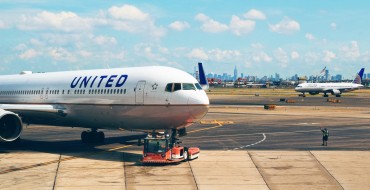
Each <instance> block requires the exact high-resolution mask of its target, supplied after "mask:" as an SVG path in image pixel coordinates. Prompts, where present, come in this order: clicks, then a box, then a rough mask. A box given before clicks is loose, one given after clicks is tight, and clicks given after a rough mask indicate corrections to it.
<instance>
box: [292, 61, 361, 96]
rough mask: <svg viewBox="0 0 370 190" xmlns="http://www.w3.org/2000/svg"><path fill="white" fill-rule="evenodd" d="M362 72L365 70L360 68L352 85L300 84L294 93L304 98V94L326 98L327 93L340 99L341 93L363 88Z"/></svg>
mask: <svg viewBox="0 0 370 190" xmlns="http://www.w3.org/2000/svg"><path fill="white" fill-rule="evenodd" d="M364 70H365V69H364V68H362V69H361V70H360V72H358V73H357V74H356V77H355V79H354V80H353V82H352V83H302V84H299V85H298V86H297V87H296V88H295V91H297V92H302V93H303V97H305V93H306V92H308V93H309V94H311V95H316V94H319V93H324V97H328V93H331V94H332V95H335V96H336V97H340V95H341V94H342V93H343V92H350V91H354V90H358V89H360V88H363V87H364V86H363V85H362V84H361V83H362V75H363V74H364Z"/></svg>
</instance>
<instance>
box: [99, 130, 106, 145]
mask: <svg viewBox="0 0 370 190" xmlns="http://www.w3.org/2000/svg"><path fill="white" fill-rule="evenodd" d="M104 139H105V135H104V133H103V132H102V131H99V132H98V142H99V143H104Z"/></svg>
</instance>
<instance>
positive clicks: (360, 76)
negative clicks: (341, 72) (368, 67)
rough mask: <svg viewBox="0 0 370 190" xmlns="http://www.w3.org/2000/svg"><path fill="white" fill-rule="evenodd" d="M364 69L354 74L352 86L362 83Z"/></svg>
mask: <svg viewBox="0 0 370 190" xmlns="http://www.w3.org/2000/svg"><path fill="white" fill-rule="evenodd" d="M364 71H365V68H362V69H361V70H360V72H358V73H357V74H356V77H355V79H354V80H353V81H352V83H354V84H361V83H362V76H363V75H364Z"/></svg>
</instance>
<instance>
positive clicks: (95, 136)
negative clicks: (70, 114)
mask: <svg viewBox="0 0 370 190" xmlns="http://www.w3.org/2000/svg"><path fill="white" fill-rule="evenodd" d="M104 140H105V135H104V133H103V132H102V131H99V132H97V131H96V130H92V131H83V132H82V133H81V141H82V142H83V143H104Z"/></svg>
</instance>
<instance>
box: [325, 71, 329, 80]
mask: <svg viewBox="0 0 370 190" xmlns="http://www.w3.org/2000/svg"><path fill="white" fill-rule="evenodd" d="M325 80H326V81H328V80H329V70H328V69H327V70H325Z"/></svg>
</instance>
